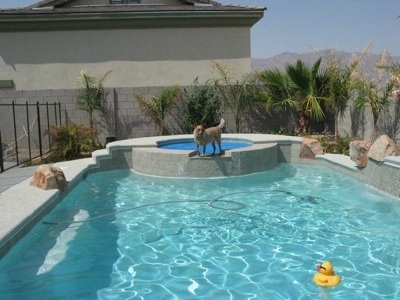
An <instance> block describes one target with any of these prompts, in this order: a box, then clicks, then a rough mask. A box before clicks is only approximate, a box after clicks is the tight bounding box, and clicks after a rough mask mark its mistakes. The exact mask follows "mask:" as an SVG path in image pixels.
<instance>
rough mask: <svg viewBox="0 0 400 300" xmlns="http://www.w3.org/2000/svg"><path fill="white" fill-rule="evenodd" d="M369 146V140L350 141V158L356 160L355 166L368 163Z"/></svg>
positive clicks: (364, 165) (363, 165) (362, 165)
mask: <svg viewBox="0 0 400 300" xmlns="http://www.w3.org/2000/svg"><path fill="white" fill-rule="evenodd" d="M370 147H371V142H369V141H353V142H350V159H351V160H352V161H355V162H356V165H357V167H362V168H364V167H366V166H367V164H368V151H369V149H370Z"/></svg>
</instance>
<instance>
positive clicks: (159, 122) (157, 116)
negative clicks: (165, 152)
mask: <svg viewBox="0 0 400 300" xmlns="http://www.w3.org/2000/svg"><path fill="white" fill-rule="evenodd" d="M134 97H135V98H136V99H137V100H138V102H139V107H140V108H141V109H142V110H143V111H144V112H145V113H146V114H147V115H148V116H150V118H152V119H153V121H154V122H155V123H156V126H157V129H158V133H159V135H164V134H165V118H166V116H167V115H168V114H169V113H170V112H171V110H172V109H173V108H174V107H175V106H176V105H177V104H178V102H179V100H180V89H179V86H177V85H175V86H172V87H168V88H164V89H163V90H162V91H161V92H160V94H159V95H158V96H153V97H151V98H150V99H145V98H143V96H142V95H140V94H134Z"/></svg>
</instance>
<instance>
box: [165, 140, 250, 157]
mask: <svg viewBox="0 0 400 300" xmlns="http://www.w3.org/2000/svg"><path fill="white" fill-rule="evenodd" d="M252 144H253V142H251V141H248V140H243V139H222V141H221V147H222V150H225V151H226V150H232V149H239V148H244V147H249V146H251V145H252ZM158 147H159V148H162V149H169V150H192V151H195V150H196V144H195V142H194V140H193V139H180V140H179V139H178V140H168V141H163V142H159V143H158ZM215 147H216V150H215V153H216V154H219V147H218V145H217V144H215ZM199 150H200V152H201V153H203V146H200V147H199ZM205 153H206V154H212V153H213V147H212V145H211V144H208V145H207V146H206V152H205Z"/></svg>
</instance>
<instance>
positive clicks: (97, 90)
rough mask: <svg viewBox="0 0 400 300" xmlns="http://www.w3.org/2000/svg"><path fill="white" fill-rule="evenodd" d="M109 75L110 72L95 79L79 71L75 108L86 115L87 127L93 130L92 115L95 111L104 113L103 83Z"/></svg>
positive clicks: (85, 72)
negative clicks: (87, 119) (87, 118)
mask: <svg viewBox="0 0 400 300" xmlns="http://www.w3.org/2000/svg"><path fill="white" fill-rule="evenodd" d="M110 74H111V71H108V72H106V73H104V74H103V75H101V76H100V77H99V78H97V77H96V76H93V75H90V74H89V73H88V72H87V71H81V73H80V76H79V79H78V93H77V95H76V108H77V109H81V110H84V111H86V112H87V113H88V117H89V126H90V128H92V129H93V128H94V118H93V113H94V112H95V111H100V112H104V107H103V102H104V101H103V98H104V96H105V88H104V82H105V80H106V79H107V77H108V76H109V75H110Z"/></svg>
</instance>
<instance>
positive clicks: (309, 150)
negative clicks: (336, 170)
mask: <svg viewBox="0 0 400 300" xmlns="http://www.w3.org/2000/svg"><path fill="white" fill-rule="evenodd" d="M323 153H324V148H322V145H321V143H320V142H318V140H315V139H309V138H303V142H302V144H301V146H300V158H309V159H315V156H316V155H320V154H323Z"/></svg>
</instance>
